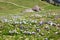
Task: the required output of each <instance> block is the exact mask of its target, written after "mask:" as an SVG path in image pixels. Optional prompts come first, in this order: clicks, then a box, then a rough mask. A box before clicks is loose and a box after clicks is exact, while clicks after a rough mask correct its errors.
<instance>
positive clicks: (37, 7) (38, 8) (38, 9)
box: [32, 5, 41, 12]
mask: <svg viewBox="0 0 60 40" xmlns="http://www.w3.org/2000/svg"><path fill="white" fill-rule="evenodd" d="M32 10H33V11H36V12H39V11H40V10H41V9H40V7H39V6H38V5H35V6H34V7H33V8H32Z"/></svg>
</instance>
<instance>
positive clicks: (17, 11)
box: [0, 0, 60, 40]
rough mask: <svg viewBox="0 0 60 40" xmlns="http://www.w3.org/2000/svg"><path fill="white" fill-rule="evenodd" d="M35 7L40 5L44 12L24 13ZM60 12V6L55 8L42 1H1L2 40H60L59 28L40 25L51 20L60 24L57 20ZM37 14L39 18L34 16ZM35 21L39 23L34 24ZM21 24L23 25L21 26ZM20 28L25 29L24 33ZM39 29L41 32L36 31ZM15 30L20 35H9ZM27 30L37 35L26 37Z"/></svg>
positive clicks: (0, 29)
mask: <svg viewBox="0 0 60 40" xmlns="http://www.w3.org/2000/svg"><path fill="white" fill-rule="evenodd" d="M17 5H18V6H17ZM35 5H39V6H40V7H41V8H42V9H44V10H42V11H41V12H32V13H22V11H23V10H24V9H27V8H32V7H33V6H35ZM59 10H60V6H54V5H52V4H49V3H46V2H43V1H40V0H0V40H45V38H48V40H60V29H57V28H58V27H57V26H51V25H48V24H43V25H42V26H41V25H39V22H40V21H44V22H45V21H49V20H51V21H53V22H54V23H56V24H60V18H56V19H55V17H56V16H57V15H60V11H59ZM49 13H50V14H49ZM36 14H38V15H39V16H34V15H36ZM54 14H55V15H54ZM41 16H42V17H41ZM33 20H36V21H37V23H35V22H33ZM6 21H7V22H6ZM15 22H18V23H15ZM19 22H23V23H22V24H20V23H19ZM20 26H23V27H24V29H23V31H22V32H21V29H20ZM45 26H49V28H50V30H49V31H47V30H46V29H44V28H45ZM37 27H38V28H39V29H40V30H41V31H40V32H37V31H36V28H37ZM15 29H16V31H17V32H18V34H16V33H14V34H9V31H10V30H15ZM26 30H28V31H30V32H33V31H34V32H36V34H35V35H34V34H33V35H32V34H31V35H26V34H24V33H23V32H24V31H26ZM48 32H50V33H48ZM55 32H59V34H55ZM42 33H44V35H42Z"/></svg>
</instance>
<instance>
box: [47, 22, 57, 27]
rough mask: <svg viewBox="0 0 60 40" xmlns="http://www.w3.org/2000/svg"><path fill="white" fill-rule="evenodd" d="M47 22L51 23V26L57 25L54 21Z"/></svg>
mask: <svg viewBox="0 0 60 40" xmlns="http://www.w3.org/2000/svg"><path fill="white" fill-rule="evenodd" d="M47 24H49V25H51V26H56V24H55V23H53V22H52V21H48V22H47Z"/></svg>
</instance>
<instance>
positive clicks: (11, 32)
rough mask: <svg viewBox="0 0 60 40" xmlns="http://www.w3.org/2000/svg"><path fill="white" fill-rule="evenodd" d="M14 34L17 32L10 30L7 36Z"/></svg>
mask: <svg viewBox="0 0 60 40" xmlns="http://www.w3.org/2000/svg"><path fill="white" fill-rule="evenodd" d="M14 33H16V34H17V33H18V32H17V31H16V30H10V31H9V34H14Z"/></svg>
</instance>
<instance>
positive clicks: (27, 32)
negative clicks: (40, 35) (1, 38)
mask: <svg viewBox="0 0 60 40" xmlns="http://www.w3.org/2000/svg"><path fill="white" fill-rule="evenodd" d="M23 33H24V34H28V35H31V32H29V31H24V32H23Z"/></svg>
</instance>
